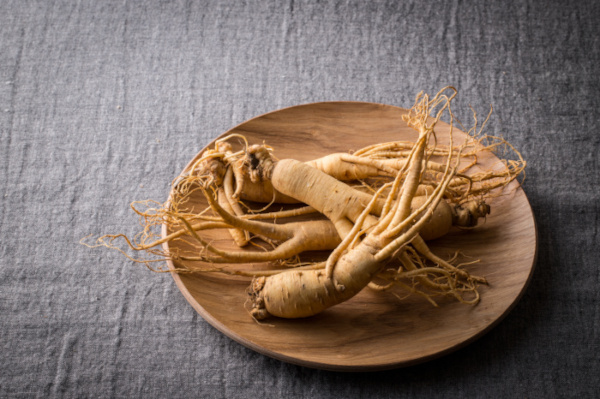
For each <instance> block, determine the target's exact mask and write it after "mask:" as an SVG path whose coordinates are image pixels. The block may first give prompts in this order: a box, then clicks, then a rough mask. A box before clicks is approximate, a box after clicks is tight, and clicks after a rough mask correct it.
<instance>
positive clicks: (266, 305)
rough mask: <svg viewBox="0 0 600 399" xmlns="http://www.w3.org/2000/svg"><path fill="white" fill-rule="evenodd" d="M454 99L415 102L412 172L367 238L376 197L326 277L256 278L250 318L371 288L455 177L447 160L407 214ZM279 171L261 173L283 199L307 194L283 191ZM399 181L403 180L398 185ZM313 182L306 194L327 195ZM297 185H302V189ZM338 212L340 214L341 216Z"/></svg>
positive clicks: (294, 313) (295, 312)
mask: <svg viewBox="0 0 600 399" xmlns="http://www.w3.org/2000/svg"><path fill="white" fill-rule="evenodd" d="M452 97H453V96H452ZM452 97H450V98H448V97H446V96H445V95H443V94H442V92H440V93H438V95H437V96H436V97H435V98H434V99H433V100H431V101H429V99H428V97H427V96H424V97H418V98H417V103H416V104H415V107H414V108H413V109H412V110H411V111H413V112H412V113H411V114H409V115H408V116H407V118H406V120H407V121H408V123H409V126H413V127H414V128H415V129H416V130H417V131H418V132H419V139H418V140H417V143H416V144H415V146H414V148H413V152H412V154H411V156H410V158H411V163H410V167H409V168H408V171H407V173H406V175H401V174H398V176H397V177H396V181H395V184H394V185H393V189H392V190H391V192H390V193H389V194H388V199H387V201H386V205H385V206H384V207H383V209H382V214H381V215H380V218H379V219H378V220H377V221H376V223H375V224H374V225H373V226H372V227H373V229H372V230H371V231H370V232H369V233H368V234H366V236H365V238H364V239H361V238H360V237H361V236H362V235H363V230H362V226H361V224H364V223H365V222H366V219H367V218H366V216H368V213H369V212H370V211H371V210H372V209H373V208H374V205H375V203H376V200H377V198H376V197H373V198H371V200H370V201H369V203H368V204H363V208H362V211H361V214H360V215H358V216H357V217H356V223H355V225H354V226H352V228H351V229H350V231H349V232H348V235H347V236H345V238H344V239H343V240H342V242H341V243H340V245H339V246H338V247H337V248H336V249H335V250H334V251H333V252H332V254H331V255H330V256H329V258H328V261H327V264H326V269H325V271H324V272H323V271H311V272H305V271H303V272H300V271H293V270H291V271H288V272H283V273H280V274H278V275H276V276H272V277H264V278H263V277H260V278H259V279H258V280H254V281H253V283H252V285H251V287H250V289H249V294H250V296H251V299H252V311H251V313H252V315H253V316H254V317H255V318H257V319H262V318H265V317H267V316H268V315H269V314H271V315H276V316H279V317H288V318H295V317H307V316H311V315H314V314H316V313H319V312H321V311H322V310H324V309H326V308H328V307H331V306H333V305H336V304H338V303H341V302H343V301H345V300H347V299H349V298H352V297H353V296H354V295H356V294H357V293H358V292H359V291H360V290H362V289H363V288H364V287H365V286H367V284H369V282H370V281H371V279H372V278H373V276H374V275H376V274H377V273H378V272H379V271H380V270H381V265H382V263H383V262H385V261H387V260H388V259H391V258H392V257H393V256H394V254H395V253H396V252H397V251H398V250H401V249H402V248H403V247H405V246H406V245H408V244H409V243H410V241H411V240H413V239H414V238H415V237H417V236H418V233H419V231H420V230H421V228H422V227H423V225H424V224H425V223H427V221H428V220H429V219H430V218H431V216H432V214H433V213H434V211H435V209H436V208H437V206H438V204H439V203H440V201H441V200H442V197H443V194H444V191H445V189H446V188H447V186H448V184H449V182H450V181H451V179H452V178H453V177H454V175H455V173H456V167H453V168H451V162H452V161H453V157H452V156H449V157H448V159H447V163H446V169H445V172H444V175H443V177H442V178H441V180H440V184H439V185H438V186H437V187H436V188H435V190H434V192H433V193H432V195H431V196H430V197H429V198H427V200H425V202H424V203H423V205H422V206H420V207H419V208H418V209H417V210H412V209H411V204H412V200H413V198H414V195H415V193H416V191H417V188H418V186H419V182H420V179H421V178H422V173H421V172H422V168H423V158H424V153H425V149H426V143H427V139H428V137H429V136H430V135H431V133H432V132H433V127H434V126H435V123H436V122H437V120H439V117H440V116H441V113H442V111H443V110H444V109H446V108H447V107H448V105H449V103H450V100H451V99H452ZM440 104H442V108H441V110H439V111H438V113H437V115H436V117H435V119H434V122H433V123H432V124H429V125H428V124H427V117H428V116H429V115H430V112H431V110H432V109H435V108H436V106H438V105H440ZM300 165H301V163H294V162H289V163H287V164H286V166H287V169H282V170H290V169H291V170H294V169H296V170H298V169H303V167H302V166H300ZM278 166H279V165H277V166H276V167H273V166H272V165H269V166H268V169H272V174H271V175H270V176H269V173H268V170H267V173H266V174H265V175H266V176H267V177H271V179H272V182H273V186H274V187H275V188H277V189H278V190H280V189H282V188H283V190H281V191H282V192H284V193H286V194H288V193H287V192H286V188H288V187H289V189H290V191H289V193H294V194H295V193H296V191H298V192H300V191H303V192H305V191H306V184H305V183H304V182H303V183H298V181H293V182H292V183H291V184H290V185H289V186H287V183H285V182H284V180H283V174H282V175H281V178H280V177H279V176H278V171H277V167H278ZM304 166H306V165H304ZM307 172H308V170H307ZM287 173H289V172H287ZM334 180H335V179H334ZM400 181H402V183H401V184H400ZM311 183H313V182H312V181H309V185H308V188H309V189H310V191H309V192H310V193H313V192H314V190H317V192H318V193H319V194H320V195H319V197H320V196H323V195H325V196H326V192H322V191H321V190H319V189H320V186H319V185H314V187H313V184H311ZM300 185H302V187H301V189H300V187H299V186H300ZM284 186H285V188H284ZM334 191H335V190H334ZM336 194H337V193H336ZM310 197H311V195H306V198H303V199H302V201H303V202H306V201H305V200H308V201H312V202H313V203H314V204H316V205H318V202H319V199H314V198H310ZM326 198H327V201H333V199H332V198H329V197H326ZM313 203H311V205H312V206H314V205H313ZM346 203H347V200H346V201H341V202H340V203H338V204H323V206H322V207H323V208H330V209H332V211H331V212H330V214H332V215H336V214H337V213H336V211H335V210H334V209H335V208H336V207H337V206H338V205H340V206H344V205H346ZM392 204H393V205H392ZM350 206H355V204H353V203H351V204H350ZM317 208H318V207H317ZM339 212H340V213H341V211H339ZM334 223H335V222H334Z"/></svg>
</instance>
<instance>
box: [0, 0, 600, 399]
mask: <svg viewBox="0 0 600 399" xmlns="http://www.w3.org/2000/svg"><path fill="white" fill-rule="evenodd" d="M599 18H600V3H598V2H594V1H591V0H590V1H574V2H569V5H567V3H565V2H559V1H538V2H536V1H528V2H484V1H478V2H462V1H435V2H417V1H406V2H394V1H378V0H377V1H298V0H296V1H294V0H291V1H289V2H285V3H284V2H275V1H252V0H250V1H216V0H215V1H183V0H181V1H126V0H125V1H124V0H121V1H86V0H84V1H58V0H57V1H27V0H3V1H2V2H1V3H0V34H1V35H0V171H1V172H0V180H1V186H0V187H1V189H0V254H1V268H0V312H1V313H0V319H1V320H2V321H1V323H0V325H1V326H0V337H1V339H0V345H1V346H0V347H1V361H0V397H2V398H4V397H8V398H13V397H77V398H81V397H144V398H150V397H168V398H179V397H209V398H220V397H226V398H248V397H292V398H293V397H310V398H321V397H365V398H367V397H369V398H370V397H381V398H388V397H413V396H418V397H470V398H471V397H510V398H512V397H521V398H523V397H527V398H533V397H540V398H542V397H544V398H545V397H578V398H590V397H594V396H596V397H597V395H598V394H599V392H600V391H599V390H600V384H599V382H598V376H599V375H600V367H599V366H600V360H599V358H600V337H599V333H600V312H599V308H600V273H599V270H600V269H599V265H598V255H599V254H600V250H599V249H598V245H599V236H598V228H599V220H598V218H599V215H600V212H599V206H598V203H599V202H598V199H599V197H600V195H599V193H600V191H599V189H598V183H599V176H600V174H599V171H600V170H599V168H598V160H597V156H598V150H599V143H600V134H599V133H598V130H599V128H600V122H599V119H600V111H599V109H600V101H599V98H600V97H599V95H598V93H599V91H600V90H599V89H600V79H599V77H598V76H599V74H600V66H599V65H600V28H599V24H598V20H599ZM448 84H451V85H454V86H456V87H457V88H458V89H459V90H460V97H459V100H458V102H457V105H456V109H467V108H466V107H467V106H468V105H469V104H472V105H474V106H475V107H477V109H478V110H479V111H480V112H483V113H485V112H486V111H487V109H488V106H489V104H493V105H494V108H495V116H494V117H493V119H492V121H491V122H490V131H491V132H494V133H497V134H501V135H503V136H504V137H505V138H507V139H508V140H509V141H510V142H511V143H513V144H514V145H515V146H516V147H517V148H518V149H520V150H521V151H522V153H523V155H524V156H525V158H526V159H527V160H528V161H529V166H528V170H527V178H526V181H525V186H524V189H525V192H526V194H527V195H528V198H529V200H530V202H531V205H532V208H533V210H534V213H535V216H536V220H537V227H538V234H539V252H538V263H537V268H536V270H535V273H534V276H533V279H532V281H531V285H530V287H529V289H528V290H527V291H526V293H525V294H524V296H523V297H522V299H521V300H520V302H519V303H518V304H517V306H516V307H515V308H514V310H513V311H512V312H511V313H510V314H509V315H508V317H507V318H506V319H504V320H503V321H502V322H501V323H500V324H499V325H498V326H497V327H496V328H494V329H493V330H492V331H491V332H489V333H488V334H486V335H485V336H483V337H482V338H480V339H478V340H477V341H476V342H474V343H472V344H471V345H469V346H467V347H465V348H463V349H461V350H459V351H458V352H454V353H453V354H450V355H447V356H445V357H442V358H440V359H437V360H434V361H431V362H428V363H424V364H421V365H418V366H414V367H410V368H405V369H397V370H390V371H385V372H375V373H336V372H328V371H322V370H314V369H308V368H303V367H300V366H295V365H290V364H287V363H283V362H281V361H278V360H274V359H271V358H268V357H266V356H263V355H260V354H258V353H255V352H253V351H252V350H250V349H247V348H246V347H244V346H242V345H240V344H238V343H236V342H234V341H232V340H231V339H229V338H227V337H226V336H224V335H222V334H221V333H220V332H218V331H217V330H216V329H214V328H213V327H212V326H210V325H209V324H208V323H207V322H206V321H204V320H203V319H202V318H201V317H200V316H198V315H197V313H196V312H195V311H194V309H193V308H192V307H191V306H190V305H189V304H188V303H187V302H186V300H185V299H184V297H183V296H182V295H181V293H180V292H179V290H178V289H177V287H176V286H175V284H174V282H173V279H172V278H171V277H170V276H169V275H159V274H154V273H150V272H149V271H148V270H146V269H145V268H144V267H142V266H139V265H136V264H133V263H132V262H130V261H129V260H127V259H125V258H124V257H123V256H121V255H120V254H119V253H117V252H113V251H108V250H101V249H96V250H91V249H88V248H86V247H84V246H82V245H81V244H80V243H79V241H80V239H81V238H82V237H85V236H87V235H88V234H94V235H96V236H97V235H99V234H102V233H108V232H124V233H127V234H132V233H135V232H136V231H137V228H138V225H137V217H136V216H135V215H134V214H133V212H131V210H130V209H129V203H130V202H131V201H133V200H138V199H148V198H151V199H156V200H159V201H163V200H164V199H166V195H167V193H168V190H169V184H170V182H171V179H172V178H173V177H175V176H176V175H177V174H178V173H179V171H181V169H182V168H183V167H184V165H185V164H186V163H187V162H188V161H189V160H190V159H191V158H193V156H194V155H195V154H196V153H197V151H198V150H199V149H200V148H202V147H203V146H204V145H206V144H207V143H208V142H209V141H210V140H211V139H212V138H214V137H216V136H217V135H219V134H221V133H223V132H225V131H226V130H228V129H230V128H231V127H233V126H235V125H237V124H239V123H241V122H243V121H245V120H247V119H249V118H251V117H254V116H256V115H260V114H263V113H265V112H269V111H273V110H276V109H280V108H283V107H287V106H292V105H296V104H303V103H308V102H317V101H337V100H352V101H368V102H379V103H386V104H393V105H398V106H403V107H406V106H410V105H411V104H412V101H413V98H414V96H415V94H416V93H417V92H418V91H420V90H425V91H426V92H430V93H432V92H435V91H437V90H438V89H439V88H441V87H443V86H445V85H448Z"/></svg>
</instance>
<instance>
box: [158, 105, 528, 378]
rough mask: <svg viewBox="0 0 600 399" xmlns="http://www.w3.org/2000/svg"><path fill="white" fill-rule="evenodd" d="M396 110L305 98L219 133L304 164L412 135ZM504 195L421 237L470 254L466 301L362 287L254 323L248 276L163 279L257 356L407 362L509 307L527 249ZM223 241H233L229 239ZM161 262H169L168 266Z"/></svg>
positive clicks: (446, 345) (522, 211)
mask: <svg viewBox="0 0 600 399" xmlns="http://www.w3.org/2000/svg"><path fill="white" fill-rule="evenodd" d="M405 112H406V110H404V109H402V108H398V107H393V106H389V105H382V104H374V103H362V102H325V103H315V104H307V105H300V106H295V107H291V108H286V109H282V110H278V111H274V112H270V113H268V114H265V115H262V116H258V117H256V118H253V119H250V120H249V121H247V122H244V123H242V124H240V125H239V126H237V127H235V128H233V129H231V130H229V131H228V132H226V133H224V134H223V136H225V135H229V134H232V133H239V134H243V135H244V136H246V137H247V138H248V141H249V142H250V143H251V144H252V143H263V142H265V143H267V144H269V145H271V146H273V147H274V148H275V155H276V156H277V157H278V158H280V159H282V158H294V159H298V160H303V161H305V160H310V159H314V158H317V157H319V156H322V155H325V154H328V153H331V152H336V151H338V152H347V151H349V150H356V149H359V148H362V147H364V146H367V145H369V144H373V143H377V142H384V141H395V140H414V139H415V132H414V131H413V130H412V129H410V128H408V127H407V126H406V125H405V124H404V122H402V119H401V115H402V114H403V113H405ZM436 131H437V132H438V133H437V134H438V140H439V141H440V142H443V141H444V136H445V135H447V134H448V126H447V125H445V124H443V123H440V124H438V129H436ZM223 136H221V137H223ZM455 137H464V133H462V132H456V130H455ZM213 145H214V142H213V143H211V144H210V146H211V147H212V146H213ZM203 151H204V150H202V151H200V153H202V152H203ZM200 153H199V154H198V156H199V155H200ZM198 156H197V157H196V158H195V159H194V160H192V161H191V162H190V165H191V164H192V163H193V162H194V161H195V160H196V159H198ZM480 161H481V162H482V163H483V164H484V166H487V165H492V164H494V163H495V162H496V161H497V158H495V157H494V156H492V155H490V156H489V157H487V158H486V157H483V158H482V159H480ZM190 165H188V166H187V168H189V167H190ZM507 192H508V193H509V194H507V195H505V196H501V197H498V198H495V199H494V200H493V202H492V203H491V204H490V205H491V207H492V211H491V214H490V215H489V217H488V218H487V219H486V220H485V223H484V224H483V225H482V226H480V227H478V228H477V229H475V230H470V231H454V232H452V233H451V234H449V235H447V236H445V237H443V238H441V239H438V240H436V241H433V242H431V243H430V247H431V248H432V250H433V251H434V252H435V253H437V254H438V255H440V256H450V255H451V254H453V253H454V252H455V251H456V250H460V251H461V252H462V253H463V254H465V255H466V256H469V257H471V258H473V259H480V262H479V263H476V264H473V265H470V266H468V267H467V268H468V270H469V271H470V272H471V273H473V274H476V275H479V276H484V277H486V278H487V279H488V281H489V285H488V286H481V287H480V293H481V302H480V303H479V304H478V305H476V306H470V305H464V304H460V303H457V302H455V301H452V300H444V299H441V300H439V302H438V303H439V305H440V306H439V307H438V308H435V307H433V306H432V305H431V304H430V303H429V302H427V301H426V300H425V299H423V298H421V297H419V296H416V295H412V296H409V297H408V298H405V299H403V300H399V299H398V298H397V297H396V296H394V295H392V294H391V293H381V292H377V293H376V292H373V291H371V290H369V289H365V290H363V291H362V292H361V293H359V294H358V295H357V296H356V297H354V298H352V299H351V300H349V301H347V302H345V303H343V304H340V305H338V306H335V307H333V308H331V309H328V310H326V311H325V312H323V313H321V314H319V315H317V316H314V317H311V318H307V319H297V320H285V319H276V318H271V319H268V320H266V321H264V322H263V323H258V322H256V321H254V320H253V319H252V318H251V317H250V315H249V313H248V311H247V310H246V308H245V302H246V300H247V295H246V287H247V286H248V285H249V279H248V278H241V277H234V276H227V275H221V274H209V273H207V274H198V275H181V274H175V273H172V275H173V279H174V280H175V282H176V283H177V286H178V287H179V289H180V290H181V292H182V293H183V295H184V296H185V298H186V299H187V300H188V302H189V303H190V304H191V305H192V306H193V307H194V309H196V311H198V313H199V314H200V315H201V316H202V317H203V318H204V319H205V320H206V321H208V322H209V323H210V324H211V325H213V326H214V327H215V328H216V329H218V330H219V331H221V332H222V333H224V334H225V335H227V336H228V337H230V338H231V339H233V340H235V341H237V342H239V343H241V344H243V345H245V346H247V347H249V348H251V349H253V350H256V351H257V352H260V353H262V354H264V355H267V356H271V357H273V358H276V359H280V360H283V361H286V362H290V363H294V364H298V365H302V366H308V367H313V368H321V369H329V370H343V371H365V370H379V369H389V368H395V367H401V366H407V365H412V364H416V363H419V362H423V361H426V360H430V359H432V358H435V357H438V356H441V355H443V354H446V353H449V352H451V351H453V350H456V349H458V348H460V347H462V346H464V345H466V344H467V343H469V342H472V341H473V340H474V339H476V338H477V337H479V336H481V335H483V334H484V333H485V332H487V331H489V330H490V329H491V328H492V327H494V326H495V325H496V324H498V322H499V321H500V320H501V319H502V318H503V317H504V316H505V315H506V314H507V313H508V312H509V311H510V310H511V309H512V308H513V307H514V305H515V303H516V302H517V301H518V299H519V298H520V296H521V295H522V293H523V291H524V290H525V288H526V287H527V284H528V282H529V279H530V277H531V275H532V272H533V268H534V264H535V258H536V251H537V245H536V228H535V222H534V218H533V213H532V210H531V207H530V205H529V202H528V200H527V198H526V196H525V194H524V192H523V191H522V189H521V188H519V187H518V185H517V183H513V185H512V186H511V187H509V190H507ZM201 195H202V194H201V193H198V198H194V199H193V201H197V204H196V205H197V206H198V207H199V209H200V208H203V207H204V206H205V202H204V199H203V198H200V197H201ZM163 230H165V231H166V229H163ZM163 233H164V232H163ZM210 234H212V236H211V237H210V238H211V239H213V240H215V241H218V242H220V243H222V244H224V245H226V246H227V245H228V240H229V241H230V239H229V238H228V235H227V233H226V232H211V233H210ZM169 245H171V246H172V247H169ZM177 245H183V244H179V243H171V244H165V249H167V250H171V249H175V248H173V247H174V246H177ZM230 248H232V249H233V248H235V247H234V246H233V244H230ZM169 267H171V268H173V267H174V265H173V264H172V263H170V264H169ZM248 267H252V265H250V266H248ZM263 268H264V267H263Z"/></svg>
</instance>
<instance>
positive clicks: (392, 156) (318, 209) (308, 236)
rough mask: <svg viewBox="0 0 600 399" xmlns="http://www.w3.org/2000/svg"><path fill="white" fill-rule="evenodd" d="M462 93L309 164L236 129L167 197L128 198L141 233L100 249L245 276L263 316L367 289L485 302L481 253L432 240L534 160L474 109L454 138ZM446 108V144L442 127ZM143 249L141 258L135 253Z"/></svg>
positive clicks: (330, 302)
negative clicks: (393, 131)
mask: <svg viewBox="0 0 600 399" xmlns="http://www.w3.org/2000/svg"><path fill="white" fill-rule="evenodd" d="M455 96H456V90H455V89H453V88H451V87H449V88H445V89H443V90H441V91H440V92H438V93H437V94H436V95H435V96H433V97H430V96H428V95H426V94H423V93H420V94H419V95H418V96H417V98H416V100H415V103H414V105H413V107H412V108H410V110H409V111H408V113H406V114H405V115H403V117H402V120H399V121H398V123H403V124H406V125H408V126H409V127H411V128H412V129H414V132H415V135H414V137H415V139H414V140H411V141H395V142H385V143H377V144H372V145H369V146H368V147H365V148H362V149H360V150H357V151H353V152H342V153H333V154H329V155H327V156H325V157H322V158H318V159H315V160H311V161H308V162H300V161H297V160H293V159H278V158H277V157H276V153H277V151H276V149H274V148H271V147H270V146H269V145H268V143H249V142H248V141H247V139H246V138H245V137H243V136H241V135H239V134H232V135H230V136H227V137H224V138H222V139H219V140H217V141H215V142H214V144H213V146H212V147H210V148H208V149H206V150H205V151H204V152H203V153H202V154H201V156H200V157H199V159H198V160H197V161H195V162H194V163H193V164H192V165H191V166H190V167H188V168H187V169H186V170H185V171H184V172H183V173H182V174H181V175H179V176H178V177H177V178H176V179H175V180H174V181H173V184H172V191H171V195H170V198H169V200H168V201H167V202H166V203H164V204H161V203H158V202H154V201H141V202H134V203H133V204H132V209H134V211H135V212H136V213H137V214H138V215H139V216H140V221H141V226H142V230H141V232H140V233H139V234H137V235H136V236H135V237H132V238H129V237H127V236H125V235H123V234H110V235H104V236H102V237H100V238H99V239H98V240H97V242H96V244H95V245H102V246H106V247H109V248H114V249H117V250H119V251H121V252H122V253H124V254H125V255H126V256H127V257H129V258H130V259H132V260H134V261H136V262H142V263H144V264H146V265H147V266H148V267H149V268H150V269H151V270H153V271H170V272H177V273H226V274H231V275H238V276H245V277H247V278H248V280H249V287H248V295H249V304H250V305H249V311H250V314H251V315H252V316H253V317H254V318H255V319H257V320H260V319H264V318H266V317H268V316H278V317H285V318H299V317H307V316H311V315H314V314H317V313H319V312H321V311H323V310H325V309H327V308H329V307H331V306H334V305H336V304H338V303H341V302H343V301H346V300H348V299H350V298H352V297H353V296H354V295H356V294H357V293H358V292H360V291H361V290H362V289H364V288H365V287H368V289H372V290H375V291H376V292H380V291H389V292H392V293H393V294H394V295H395V296H396V297H398V298H402V297H404V296H406V295H418V296H421V297H423V299H424V300H427V301H429V302H430V303H431V304H433V305H434V306H437V302H436V298H438V297H444V298H447V297H450V298H453V299H455V300H457V301H459V302H461V303H465V304H476V303H478V302H479V300H480V296H479V291H478V287H479V286H480V285H481V284H486V280H485V276H476V275H473V274H471V273H469V271H468V269H469V265H470V264H472V263H473V262H476V261H477V260H473V259H468V258H467V259H466V260H465V259H464V257H463V256H461V253H460V248H457V249H456V252H455V253H454V254H452V255H449V256H448V255H447V256H440V255H437V254H434V253H433V251H431V249H430V248H429V245H428V242H429V241H431V240H435V239H437V238H439V237H442V236H444V235H446V234H449V233H451V232H452V231H453V230H455V229H476V228H477V225H478V224H481V223H482V221H484V220H485V217H486V216H487V214H488V213H489V212H490V206H493V203H492V202H493V199H494V198H495V197H497V196H500V195H505V194H506V190H507V189H506V187H507V186H508V185H509V183H511V182H512V181H514V180H515V179H518V178H519V179H521V178H522V175H523V169H524V167H525V162H524V161H523V159H522V158H521V156H520V154H519V153H518V152H517V151H516V150H514V148H512V147H511V146H510V145H509V144H508V143H507V142H506V141H505V140H503V139H500V138H497V137H493V136H488V135H484V134H483V127H484V126H485V122H487V119H486V121H485V122H484V123H482V124H480V123H479V122H478V121H477V117H476V115H475V114H473V116H474V123H473V125H472V127H471V128H470V129H468V130H467V135H466V136H465V135H461V139H460V140H457V139H456V138H455V137H454V136H455V134H454V124H455V118H454V114H453V113H452V110H451V103H452V101H453V99H454V97H455ZM442 117H445V118H446V119H448V121H447V122H445V123H446V126H449V132H450V133H449V144H447V145H441V144H438V138H437V136H436V125H437V124H438V123H439V121H440V119H441V118H442ZM488 118H489V115H488ZM465 130H466V129H465ZM463 136H465V137H466V138H464V139H463V138H462V137H463ZM234 148H236V149H235V150H234ZM507 150H508V151H507ZM484 152H487V153H489V152H493V153H495V154H496V155H498V154H501V153H506V152H510V153H511V156H512V158H513V159H504V158H502V157H499V158H498V162H497V164H496V165H495V166H494V167H493V168H492V169H490V170H483V169H482V168H481V167H480V165H479V164H478V159H479V157H480V155H481V154H482V153H484ZM517 181H518V180H517ZM512 186H513V187H514V185H512ZM163 226H166V229H165V230H164V231H165V232H163V233H161V227H163ZM215 231H219V234H221V235H222V234H223V232H226V234H227V240H226V241H227V243H228V245H225V246H223V245H220V243H219V240H215V239H214V235H211V234H213V233H214V232H215ZM463 237H465V239H468V234H466V235H463ZM122 240H124V241H122ZM123 242H125V244H126V245H125V246H123V245H122V243H123ZM165 243H166V244H167V247H168V248H169V250H165V249H164V247H163V244H165ZM175 244H177V245H175ZM139 252H141V253H143V254H144V256H136V255H132V253H139ZM315 254H316V255H315ZM165 260H170V261H171V265H172V267H171V268H165V267H164V266H163V264H164V261H165ZM242 265H243V267H242ZM247 265H251V267H247Z"/></svg>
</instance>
